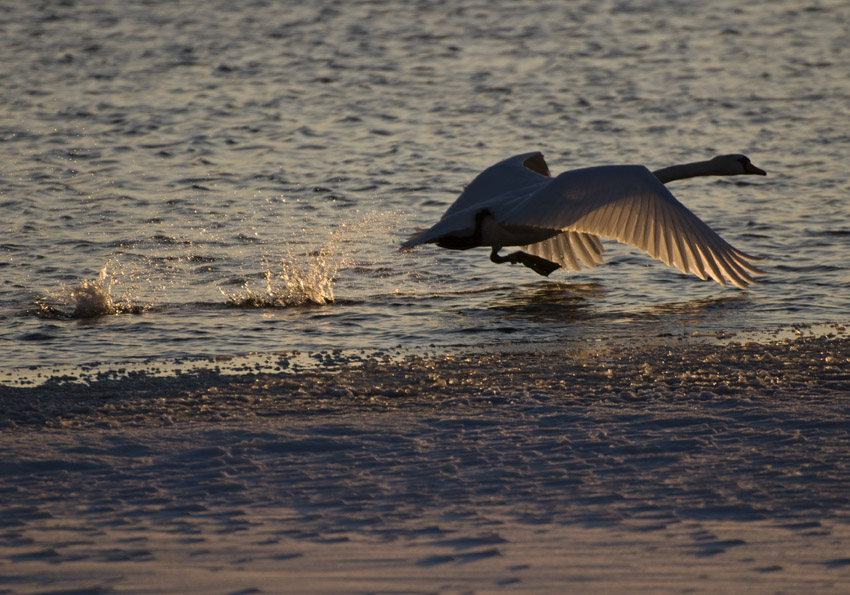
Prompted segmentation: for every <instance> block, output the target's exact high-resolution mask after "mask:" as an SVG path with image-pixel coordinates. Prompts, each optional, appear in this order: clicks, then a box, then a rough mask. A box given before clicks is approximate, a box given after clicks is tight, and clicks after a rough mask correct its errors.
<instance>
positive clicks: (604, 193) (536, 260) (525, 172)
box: [401, 152, 767, 289]
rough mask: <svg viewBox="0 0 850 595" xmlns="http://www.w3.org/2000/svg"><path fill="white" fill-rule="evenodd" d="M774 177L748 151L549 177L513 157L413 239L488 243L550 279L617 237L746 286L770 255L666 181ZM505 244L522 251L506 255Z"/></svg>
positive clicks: (686, 269) (597, 258) (539, 164)
mask: <svg viewBox="0 0 850 595" xmlns="http://www.w3.org/2000/svg"><path fill="white" fill-rule="evenodd" d="M735 175H759V176H764V175H767V174H766V172H765V171H764V170H762V169H760V168H758V167H756V166H755V165H753V164H752V163H751V162H750V160H749V158H748V157H746V156H745V155H737V154H736V155H719V156H717V157H714V158H713V159H710V160H708V161H699V162H694V163H685V164H682V165H674V166H671V167H666V168H663V169H659V170H656V171H653V172H650V171H649V169H647V168H646V167H644V166H642V165H604V166H597V167H588V168H583V169H577V170H572V171H567V172H564V173H562V174H560V175H558V176H556V177H554V178H553V177H551V174H550V173H549V166H548V165H547V164H546V161H545V159H544V158H543V154H542V153H540V152H534V153H525V154H522V155H515V156H513V157H510V158H508V159H505V160H504V161H501V162H499V163H497V164H496V165H493V166H491V167H489V168H487V169H485V170H484V171H483V172H481V173H480V174H479V175H478V176H477V177H476V178H475V179H474V180H472V182H471V183H470V184H469V185H468V186H467V187H466V188H465V189H464V191H463V192H462V193H461V195H460V196H459V197H458V198H457V200H455V202H454V203H453V204H452V205H451V206H450V207H449V208H448V210H446V212H445V214H443V216H442V218H441V219H440V220H439V221H438V222H437V223H436V224H435V225H434V226H433V227H431V228H429V229H426V230H424V231H419V232H417V233H415V234H413V235H412V236H410V237H409V238H408V239H407V241H405V242H404V243H403V244H402V245H401V250H403V251H406V250H410V249H411V248H413V247H415V246H418V245H420V244H436V245H437V246H439V247H441V248H448V249H450V250H468V249H470V248H475V247H477V246H489V247H491V248H492V251H491V252H490V260H492V261H493V262H496V263H502V262H510V263H513V264H517V263H519V264H523V265H525V266H527V267H529V268H530V269H532V270H533V271H535V272H537V273H539V274H541V275H544V276H548V275H549V274H550V273H552V272H553V271H555V270H556V269H559V268H566V267H569V268H570V269H572V270H575V271H578V270H581V265H582V264H583V265H585V266H587V267H590V268H593V267H595V266H596V265H598V264H601V263H602V253H603V252H604V248H603V246H602V242H601V241H600V239H599V237H600V236H601V237H604V238H609V239H613V240H617V241H619V242H622V243H624V244H628V245H630V246H633V247H635V248H637V249H639V250H642V251H643V252H645V253H647V254H649V255H650V256H651V257H653V258H656V259H658V260H660V261H662V262H663V263H665V264H667V265H668V266H675V267H676V268H677V269H679V270H680V271H682V272H683V273H685V274H688V273H693V274H694V275H696V276H697V277H699V278H700V279H702V280H704V281H705V280H707V279H708V278H709V277H710V278H712V279H714V280H715V281H717V282H718V283H720V284H721V285H726V282H727V280H728V281H729V282H731V283H732V284H733V285H735V286H737V287H740V288H742V289H745V288H746V287H747V286H748V285H749V284H751V283H754V282H755V281H754V280H753V277H752V275H760V274H764V271H761V270H759V269H758V268H756V267H755V266H754V265H753V264H751V262H750V261H758V260H763V259H762V258H760V257H756V256H750V255H748V254H746V253H744V252H741V251H740V250H738V249H737V248H734V247H733V246H731V245H730V244H728V243H727V242H726V241H725V240H723V239H722V238H721V237H720V236H719V235H717V233H715V232H714V231H713V230H712V229H711V228H710V227H709V226H708V225H706V224H705V223H703V221H702V220H701V219H700V218H699V217H697V216H696V215H694V214H693V213H692V212H691V211H690V210H688V209H687V207H685V206H684V205H683V204H682V203H680V202H679V201H678V200H676V198H675V197H674V196H673V194H672V193H671V192H670V191H669V190H668V189H667V188H666V186H664V184H666V183H668V182H672V181H674V180H682V179H686V178H693V177H697V176H735ZM503 246H519V247H521V250H520V251H518V252H512V253H510V254H507V255H505V256H501V255H499V251H500V250H501V249H502V247H503Z"/></svg>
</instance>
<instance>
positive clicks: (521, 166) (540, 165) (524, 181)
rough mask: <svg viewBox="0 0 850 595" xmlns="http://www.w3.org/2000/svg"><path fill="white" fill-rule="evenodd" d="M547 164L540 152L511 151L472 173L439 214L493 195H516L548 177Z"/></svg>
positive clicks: (448, 213) (456, 210) (446, 214)
mask: <svg viewBox="0 0 850 595" xmlns="http://www.w3.org/2000/svg"><path fill="white" fill-rule="evenodd" d="M549 175H550V174H549V166H548V165H546V161H545V160H544V159H543V153H540V152H535V153H524V154H522V155H514V156H513V157H509V158H507V159H505V160H504V161H500V162H499V163H497V164H496V165H491V166H490V167H488V168H487V169H485V170H484V171H482V172H481V173H480V174H478V175H477V176H475V179H473V180H472V181H471V182H470V183H469V185H468V186H467V187H466V188H464V190H463V192H462V193H461V195H460V196H458V197H457V200H455V201H454V202H453V203H452V205H451V206H450V207H449V208H448V209H447V210H446V212H445V213H444V214H443V217H448V216H450V215H452V214H454V213H457V212H460V211H463V210H465V209H468V208H469V207H471V206H474V205H476V204H479V203H481V202H485V201H488V200H491V199H492V198H493V197H494V196H501V195H517V194H522V193H524V192H528V189H529V187H532V188H533V187H535V186H537V185H539V184H540V183H541V182H547V181H548V178H549Z"/></svg>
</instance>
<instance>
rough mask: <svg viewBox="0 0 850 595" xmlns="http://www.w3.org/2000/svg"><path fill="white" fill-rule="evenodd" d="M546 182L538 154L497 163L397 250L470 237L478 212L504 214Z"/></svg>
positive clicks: (545, 174)
mask: <svg viewBox="0 0 850 595" xmlns="http://www.w3.org/2000/svg"><path fill="white" fill-rule="evenodd" d="M550 181H551V178H550V177H549V166H547V165H546V161H545V160H544V159H543V154H542V153H539V152H536V153H524V154H522V155H514V156H513V157H509V158H508V159H505V160H504V161H500V162H499V163H497V164H496V165H493V166H490V167H488V168H487V169H485V170H484V171H483V172H481V173H480V174H478V175H477V176H476V177H475V179H473V180H472V182H470V183H469V185H468V186H467V187H466V188H464V190H463V192H462V193H461V195H460V196H458V197H457V200H455V201H454V202H453V203H452V205H451V206H450V207H449V208H448V209H447V210H446V212H445V213H443V216H442V217H441V218H440V220H439V221H438V222H437V223H436V224H435V225H434V226H432V227H430V228H429V229H425V230H421V231H418V232H416V233H414V234H413V235H411V236H410V237H409V238H407V240H406V241H405V242H404V243H403V244H402V245H401V249H402V250H409V249H410V248H412V247H414V246H418V245H419V244H426V243H428V242H433V241H434V240H435V239H437V238H439V237H442V236H444V235H447V234H451V233H453V234H456V235H460V236H464V235H472V233H473V231H474V230H475V213H476V212H477V211H478V210H480V209H490V210H493V211H497V210H500V211H506V210H508V209H510V208H511V206H512V205H513V203H514V202H519V201H522V200H524V199H525V198H526V197H527V196H529V195H530V194H532V193H533V192H535V191H537V190H538V189H539V188H540V187H541V185H542V184H546V183H548V182H550Z"/></svg>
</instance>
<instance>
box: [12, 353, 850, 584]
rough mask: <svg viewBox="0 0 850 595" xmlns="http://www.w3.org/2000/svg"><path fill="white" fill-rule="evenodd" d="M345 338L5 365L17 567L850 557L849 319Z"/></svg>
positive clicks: (573, 563)
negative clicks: (262, 359) (447, 346)
mask: <svg viewBox="0 0 850 595" xmlns="http://www.w3.org/2000/svg"><path fill="white" fill-rule="evenodd" d="M330 363H331V362H329V365H328V370H322V369H316V370H313V371H304V372H298V373H279V374H247V375H242V376H224V375H219V374H214V373H210V372H206V373H198V374H195V375H184V376H179V377H176V378H154V377H151V378H147V377H144V376H139V377H137V378H135V379H133V380H126V379H125V380H121V381H109V380H104V381H101V382H96V383H93V384H91V385H88V386H84V385H73V384H66V385H52V384H49V383H48V384H46V385H44V386H41V387H33V388H9V387H4V388H0V399H2V406H3V407H2V411H3V413H2V417H0V424H2V433H1V434H0V445H1V446H0V448H2V450H3V453H4V456H3V460H2V462H0V470H2V473H0V478H2V479H0V504H2V508H3V510H4V511H5V513H4V515H3V519H2V520H0V592H15V593H17V592H21V593H44V592H47V593H52V592H75V593H111V592H131V593H160V592H197V593H206V592H216V593H260V592H264V593H277V592H291V593H377V592H382V593H398V592H406V593H434V592H440V593H452V592H476V593H487V592H502V591H504V592H534V593H539V592H581V593H594V592H596V593H601V592H683V591H689V592H699V593H713V592H717V593H728V592H741V591H744V590H746V591H747V592H757V593H779V592H822V593H832V592H834V593H839V592H842V591H843V589H844V588H846V585H847V584H848V583H850V549H848V544H850V524H848V521H850V457H848V454H850V432H848V431H847V430H848V422H847V419H848V413H850V405H848V403H850V401H848V396H850V372H848V370H850V365H848V364H849V363H850V340H848V339H846V338H826V337H820V338H817V337H812V338H803V339H799V340H796V341H784V342H775V343H760V344H759V343H750V344H727V345H718V344H709V343H692V342H687V341H685V342H682V341H671V342H670V343H668V344H663V343H657V342H656V343H654V344H640V345H637V344H625V345H617V346H608V347H605V348H604V349H603V348H596V349H590V348H588V347H587V346H583V347H575V348H572V349H555V348H550V349H546V350H540V351H531V350H529V349H528V348H527V347H522V346H518V347H517V348H516V350H515V351H512V352H503V353H492V352H487V353H476V352H470V353H467V354H459V355H445V354H444V355H439V356H428V357H417V356H407V357H402V358H390V357H387V358H384V359H380V358H363V359H362V360H361V361H357V362H354V361H350V362H344V361H341V360H340V361H337V362H335V365H333V366H331V365H330ZM4 590H5V591H4Z"/></svg>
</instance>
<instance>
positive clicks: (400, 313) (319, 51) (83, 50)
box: [0, 0, 850, 378]
mask: <svg viewBox="0 0 850 595" xmlns="http://www.w3.org/2000/svg"><path fill="white" fill-rule="evenodd" d="M3 10H4V14H5V15H6V16H5V17H4V19H3V20H2V21H0V35H2V38H3V40H4V42H5V43H4V48H5V51H4V52H3V53H2V55H0V64H2V66H0V67H1V68H2V72H3V80H4V82H3V86H2V90H0V164H2V166H0V208H2V212H3V218H2V237H1V238H0V255H1V256H0V271H2V277H0V280H2V283H0V328H2V332H0V353H2V360H3V364H2V365H3V368H4V370H5V371H6V372H7V373H6V376H5V377H8V376H10V375H11V376H14V375H15V374H16V373H17V372H16V371H17V370H21V369H24V368H29V367H31V366H54V365H58V366H71V367H73V366H79V365H82V364H89V363H93V362H99V363H100V364H102V365H103V364H105V365H107V366H109V365H110V362H122V361H128V360H143V361H146V360H151V359H153V360H165V359H168V358H195V357H205V356H224V357H230V356H235V355H241V354H248V353H261V354H262V353H272V352H278V351H291V350H295V349H298V350H305V351H321V350H327V349H333V348H340V349H343V350H355V349H383V348H388V347H395V346H401V347H404V348H411V349H419V348H422V347H425V346H431V345H434V346H436V347H437V348H438V349H452V348H455V347H458V346H461V347H469V346H476V347H477V346H482V345H483V346H491V347H492V346H499V345H500V344H502V343H503V342H505V341H510V342H511V343H519V344H523V343H534V344H539V343H541V342H556V343H558V342H567V343H569V342H573V341H576V340H586V339H588V338H589V339H591V340H603V341H604V340H606V339H608V338H610V337H619V336H641V337H647V336H648V337H658V336H661V337H663V336H671V335H672V336H677V335H682V336H685V335H693V334H697V335H703V334H708V335H711V334H714V335H718V334H721V335H723V334H726V335H732V334H741V333H742V332H744V331H747V332H750V331H756V332H765V331H767V332H770V331H773V330H775V329H782V328H793V327H801V326H804V325H812V326H814V327H817V328H820V327H821V326H826V327H828V326H829V325H832V326H840V325H843V324H846V323H847V322H848V311H850V271H848V264H847V254H848V252H850V206H849V205H850V202H848V190H850V183H849V182H848V179H847V155H848V153H850V133H849V132H848V130H850V77H848V76H847V74H848V72H850V37H848V36H847V30H848V28H850V8H849V7H848V6H847V4H846V3H844V2H830V1H823V2H813V3H800V2H791V1H785V2H774V1H771V2H766V1H763V2H759V1H755V2H749V3H743V4H742V3H739V2H725V3H718V2H714V3H690V2H684V3H679V2H670V1H660V0H659V1H646V2H638V3H620V2H598V1H593V2H590V1H581V2H551V3H546V2H522V3H520V2H480V3H474V2H468V3H467V2H464V3H442V2H400V1H393V0H379V1H376V2H369V3H359V2H357V3H355V2H325V1H317V2H313V3H310V5H309V6H308V5H307V4H306V3H300V2H251V3H231V2H209V3H202V4H198V3H174V2H156V1H146V2H117V1H113V2H103V1H98V2H83V1H80V2H74V1H65V2H45V3H19V2H13V3H8V4H7V6H5V7H3ZM532 150H541V151H543V152H544V154H545V155H546V158H547V160H548V161H549V165H550V167H551V168H552V170H553V172H560V171H562V170H565V169H571V168H577V167H583V166H588V165H597V164H608V163H643V164H646V165H647V166H649V167H650V168H658V167H664V166H667V165H671V164H674V163H680V162H686V161H693V160H700V159H704V158H708V157H711V156H712V155H714V154H718V153H729V152H742V153H746V154H748V155H749V156H750V157H751V158H752V160H753V161H754V162H755V163H756V164H758V165H759V166H761V167H763V168H764V169H766V170H767V171H768V174H769V175H768V177H767V178H758V179H753V178H751V177H748V178H746V179H745V178H732V179H725V180H724V179H707V178H706V179H696V180H691V181H685V182H678V183H675V184H671V189H672V190H673V191H674V193H675V194H676V195H677V196H678V198H679V199H680V200H681V201H682V202H684V203H685V204H686V205H688V206H689V207H691V208H692V209H693V210H694V211H695V212H696V213H697V214H698V215H699V216H700V217H702V218H703V219H704V220H705V221H706V222H708V223H709V224H710V225H711V226H712V227H714V228H715V229H716V230H717V231H719V232H720V233H721V234H722V235H723V236H724V237H725V238H726V239H727V240H729V241H730V242H731V243H733V244H734V245H736V246H737V247H739V248H741V249H742V250H744V251H746V252H749V253H754V254H759V255H764V256H768V257H769V260H768V261H767V262H766V267H765V268H766V271H767V273H768V274H767V276H765V277H763V278H762V279H761V282H760V283H759V284H757V285H755V286H754V287H753V288H752V289H751V290H750V291H740V290H738V289H735V288H732V287H721V286H719V285H717V284H714V283H711V282H701V281H700V280H699V279H697V278H696V277H693V276H691V277H685V276H683V275H681V274H679V273H678V272H677V271H675V270H673V269H669V268H668V267H665V266H664V265H663V264H661V263H658V262H655V261H652V260H651V259H649V258H648V257H645V256H644V255H642V254H640V253H638V252H636V251H634V250H631V249H629V248H626V247H623V246H619V245H616V244H613V243H610V244H608V245H607V246H608V252H607V260H606V264H605V265H604V266H601V267H599V268H598V269H595V270H592V271H584V272H583V273H580V274H567V273H564V272H562V271H557V272H556V273H554V274H553V275H552V276H551V277H550V278H548V279H543V278H542V277H539V276H537V275H535V274H534V273H533V272H531V271H529V270H527V269H521V268H518V267H510V266H508V265H495V264H492V263H490V262H489V260H488V258H487V252H486V250H484V249H480V250H473V251H470V252H466V253H461V252H449V251H443V250H439V249H437V248H435V247H432V246H426V247H423V248H420V249H418V250H416V251H415V252H411V253H405V254H402V253H399V252H397V246H398V244H399V242H400V241H401V239H402V238H404V237H405V236H406V235H407V234H409V233H411V232H412V231H413V230H414V229H416V228H417V227H423V226H428V225H430V224H431V223H432V222H434V221H435V220H436V219H438V218H439V217H440V215H441V214H442V212H443V210H444V209H445V208H446V206H447V205H449V204H450V203H451V202H452V201H453V200H454V199H455V197H456V196H457V194H458V193H459V192H460V190H461V189H462V188H463V186H464V184H466V183H468V182H469V181H470V180H471V179H472V177H473V176H474V175H475V174H476V173H478V172H479V171H481V170H482V169H483V168H485V167H487V166H488V165H491V164H492V163H495V162H496V161H499V160H501V159H503V158H505V157H507V156H510V155H513V154H517V153H522V152H527V151H532ZM5 377H4V378H5Z"/></svg>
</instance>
